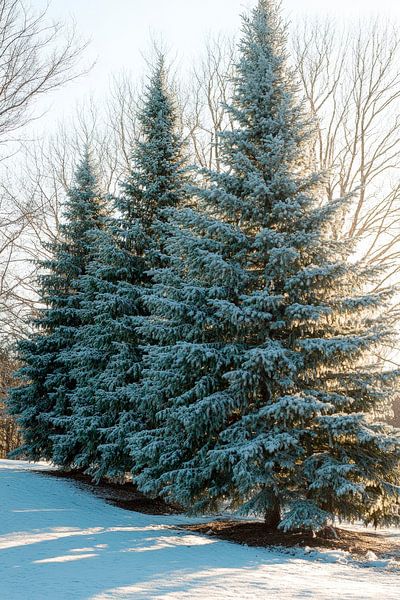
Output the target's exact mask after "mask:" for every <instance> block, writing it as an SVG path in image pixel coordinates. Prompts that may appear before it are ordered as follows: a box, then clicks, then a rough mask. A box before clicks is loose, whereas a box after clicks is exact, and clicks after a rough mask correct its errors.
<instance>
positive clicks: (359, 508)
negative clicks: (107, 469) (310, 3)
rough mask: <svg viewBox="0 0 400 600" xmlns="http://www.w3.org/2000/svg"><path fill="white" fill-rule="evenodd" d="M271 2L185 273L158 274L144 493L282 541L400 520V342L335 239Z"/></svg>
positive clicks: (258, 19) (369, 275)
mask: <svg viewBox="0 0 400 600" xmlns="http://www.w3.org/2000/svg"><path fill="white" fill-rule="evenodd" d="M285 44H286V32H285V27H284V25H283V23H282V19H281V16H280V10H279V6H278V5H277V3H276V2H274V0H259V2H258V6H257V8H256V9H255V10H254V11H253V12H252V14H251V16H250V17H244V20H243V38H242V41H241V44H240V59H239V63H238V65H237V73H236V78H235V81H234V84H235V92H234V97H233V100H232V103H231V104H230V106H229V107H228V110H229V113H230V115H231V117H232V119H233V120H234V122H235V124H236V125H235V127H234V130H233V131H232V132H225V133H223V134H221V152H222V159H223V161H224V164H225V170H223V172H222V173H220V174H218V173H214V172H211V173H208V185H207V186H205V188H204V189H201V190H198V192H197V196H198V203H199V209H198V210H190V209H185V210H180V211H173V212H172V218H171V222H170V227H171V236H170V238H169V239H168V241H167V245H166V246H167V251H168V254H169V256H170V265H169V266H168V267H167V268H160V269H158V270H156V271H155V272H154V279H155V285H154V286H153V293H152V296H151V297H150V298H149V299H148V307H149V308H150V309H151V312H152V318H151V319H150V320H148V321H147V323H146V324H145V325H144V326H143V329H142V332H143V334H144V335H145V336H150V337H153V338H154V339H158V342H159V345H153V346H152V347H150V348H149V349H148V356H147V358H146V360H145V363H144V379H143V383H142V385H141V387H140V392H139V395H141V397H142V412H143V414H146V415H147V417H148V420H147V428H146V429H145V430H143V431H139V432H137V433H135V434H134V435H132V436H131V451H132V454H133V458H134V464H135V473H136V481H137V482H138V484H139V486H140V487H141V489H142V490H143V491H145V492H147V493H150V494H159V493H161V494H163V495H165V496H168V497H172V498H173V499H175V500H177V501H179V502H181V503H182V504H183V505H185V506H187V507H188V508H191V509H193V510H196V511H202V510H206V509H214V508H216V507H218V506H220V505H221V504H222V505H223V506H227V505H229V506H230V507H231V508H234V509H240V510H242V511H244V512H246V513H250V512H253V513H257V514H263V515H265V518H266V522H267V524H268V525H269V526H277V525H280V527H281V528H283V529H285V530H287V529H295V528H309V529H320V528H322V527H323V526H324V525H325V524H326V523H327V522H328V521H329V520H330V519H332V518H333V517H335V516H338V517H343V518H347V519H362V520H364V521H365V522H366V523H368V522H373V523H375V524H377V523H391V522H395V521H398V519H399V516H398V512H397V508H398V502H399V487H398V485H399V483H400V481H399V478H400V475H399V473H400V470H399V464H400V443H399V441H400V438H399V432H398V431H396V430H394V429H391V428H390V427H388V426H386V425H385V424H383V423H379V422H375V420H374V411H377V410H378V409H379V407H380V406H381V404H382V402H384V401H385V399H387V398H388V397H389V396H390V395H391V394H392V392H393V388H394V386H395V384H396V381H398V376H399V373H398V372H384V373H382V372H381V371H380V370H379V368H378V365H377V364H375V362H374V360H373V354H374V351H375V348H376V347H377V346H379V345H380V344H382V343H386V342H387V341H388V340H389V339H390V338H391V337H392V333H391V331H390V330H389V327H388V324H387V322H386V320H385V312H384V311H385V308H386V306H387V304H388V302H389V298H390V295H391V290H385V291H381V292H368V289H371V287H370V284H371V283H373V282H374V279H375V278H376V276H377V272H376V270H374V269H373V268H370V267H368V266H367V265H364V264H360V263H354V262H350V261H349V256H350V253H351V251H352V248H351V247H350V244H349V243H347V242H345V241H338V240H336V239H335V236H333V235H331V230H332V226H334V222H335V217H336V215H337V212H338V211H339V210H342V209H343V206H344V203H345V201H337V202H333V203H326V202H324V201H323V185H322V182H321V180H322V177H321V176H320V175H319V174H317V173H314V172H313V167H312V165H313V160H312V142H313V135H314V126H313V123H312V121H311V120H310V119H309V118H308V116H307V113H306V112H305V110H304V107H303V105H302V103H301V102H299V101H298V98H297V88H296V85H295V78H294V75H293V73H292V72H291V71H290V70H289V68H288V66H287V56H286V50H285Z"/></svg>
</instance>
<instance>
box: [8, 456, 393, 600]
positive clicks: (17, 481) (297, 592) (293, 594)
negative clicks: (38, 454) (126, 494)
mask: <svg viewBox="0 0 400 600" xmlns="http://www.w3.org/2000/svg"><path fill="white" fill-rule="evenodd" d="M33 468H35V469H37V468H39V465H29V464H27V463H22V462H16V461H7V460H3V461H0V506H1V518H0V597H1V598H2V599H4V600H58V599H60V600H62V599H65V600H67V599H68V600H87V599H90V600H111V599H118V600H122V599H126V598H130V599H134V600H141V599H143V598H147V599H157V598H162V599H164V600H172V599H174V600H175V599H176V600H178V599H182V598H187V599H192V598H193V599H194V600H195V599H198V598H204V599H207V600H214V599H220V600H229V599H231V598H235V599H249V600H250V599H251V600H255V599H258V598H259V599H261V598H262V599H263V600H265V599H274V600H275V599H277V600H286V599H288V598H291V599H292V598H307V599H310V598H312V599H313V598H315V599H318V600H333V599H336V598H337V599H339V598H340V600H347V599H350V598H351V599H357V600H367V599H371V600H372V599H373V600H377V599H379V600H394V599H396V600H397V599H398V597H399V589H400V571H398V570H396V569H395V568H394V567H393V565H392V566H386V567H385V568H376V567H371V566H370V567H361V566H358V565H357V564H354V563H351V561H348V560H346V557H345V556H343V555H340V554H339V555H338V553H327V554H326V555H325V557H324V556H322V555H316V556H315V555H314V556H307V555H306V554H304V553H303V552H302V551H301V552H300V551H299V553H298V555H296V556H290V555H287V554H283V553H280V552H278V551H270V550H264V549H257V548H247V547H244V546H239V545H235V544H231V543H228V542H223V541H219V540H216V539H209V538H206V537H202V536H200V535H195V534H190V533H186V532H183V531H179V530H176V529H174V524H177V523H179V522H180V523H182V521H183V519H182V518H181V517H176V516H175V517H164V516H151V515H143V514H139V513H133V512H128V511H124V510H122V509H120V508H116V507H113V506H110V505H108V504H106V503H105V502H103V501H102V500H101V499H99V498H96V497H93V496H91V495H89V494H87V493H85V492H83V491H81V490H79V489H78V488H77V487H76V486H75V485H74V484H73V483H71V482H69V481H64V480H60V479H55V478H51V477H46V476H43V475H40V474H37V473H34V472H32V469H33Z"/></svg>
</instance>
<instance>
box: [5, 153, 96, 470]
mask: <svg viewBox="0 0 400 600" xmlns="http://www.w3.org/2000/svg"><path fill="white" fill-rule="evenodd" d="M104 213H105V206H104V202H103V200H102V199H101V197H100V196H99V193H98V191H97V184H96V178H95V175H94V173H93V168H92V166H91V161H90V158H89V154H88V152H85V154H84V156H83V158H82V161H81V163H80V164H79V166H78V168H77V171H76V174H75V182H74V185H73V187H71V188H70V189H69V191H68V194H67V198H66V202H65V210H64V215H63V223H62V224H61V225H60V231H59V234H60V236H59V241H57V242H55V243H53V244H52V245H51V246H50V248H49V250H50V251H51V258H50V259H48V260H46V261H43V262H42V263H41V268H42V272H43V274H42V275H41V276H40V279H39V285H40V292H39V293H40V299H41V301H42V304H43V308H41V309H40V310H39V312H38V315H37V317H36V318H35V320H34V322H33V332H32V334H31V336H30V337H29V338H28V339H25V340H22V341H21V342H20V344H19V358H20V360H21V361H22V364H23V366H22V368H21V369H20V371H19V373H18V374H17V375H18V378H19V379H20V380H21V381H22V383H21V385H20V386H19V387H17V388H15V389H13V390H11V392H10V397H9V401H8V404H9V409H10V411H11V412H12V413H13V414H15V415H17V416H18V422H19V424H20V426H21V428H22V433H23V439H24V445H23V447H22V448H21V449H20V451H21V452H22V453H23V454H25V455H27V456H28V457H29V458H32V459H39V458H46V459H50V460H54V461H55V462H57V463H61V464H68V462H69V460H70V459H69V450H68V449H67V448H65V447H64V445H63V443H62V440H63V439H64V434H65V429H66V427H67V424H68V421H69V419H70V416H71V405H70V401H69V397H70V394H71V390H72V389H73V388H74V385H75V382H74V378H73V377H72V376H71V373H70V370H69V366H68V364H66V363H65V360H64V358H63V357H64V354H65V352H66V351H67V350H68V349H70V348H71V347H72V345H73V343H74V339H75V335H76V331H77V329H78V328H79V326H80V324H81V319H80V298H79V294H78V289H77V285H78V283H77V281H78V280H79V278H80V277H81V276H83V275H84V273H85V272H86V267H87V264H88V261H89V260H90V255H91V248H92V245H91V238H90V235H89V232H90V231H92V230H93V229H98V228H101V227H102V226H103V220H104Z"/></svg>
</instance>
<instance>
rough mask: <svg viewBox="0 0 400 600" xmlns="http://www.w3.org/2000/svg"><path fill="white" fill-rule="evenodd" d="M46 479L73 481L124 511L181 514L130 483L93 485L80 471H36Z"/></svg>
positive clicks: (109, 482)
mask: <svg viewBox="0 0 400 600" xmlns="http://www.w3.org/2000/svg"><path fill="white" fill-rule="evenodd" d="M37 473H39V474H40V475H46V477H48V476H51V477H57V478H61V479H70V480H71V481H74V482H75V483H76V484H77V485H78V486H79V487H80V488H81V489H84V490H86V491H89V492H91V493H92V494H94V495H95V496H97V497H98V498H102V499H103V500H105V501H106V502H108V503H109V504H113V505H114V506H119V507H120V508H124V509H125V510H132V511H136V512H141V513H146V514H149V515H174V514H181V513H182V509H181V508H180V507H179V506H176V505H173V504H167V503H166V502H165V501H164V500H163V499H162V498H148V497H147V496H144V495H143V494H142V493H141V492H139V491H138V490H137V489H136V488H135V486H134V485H133V484H132V483H130V482H125V483H116V482H113V481H100V482H99V483H97V484H95V483H93V481H92V479H91V477H90V476H89V475H85V474H84V473H82V472H80V471H58V470H54V471H53V470H51V471H37Z"/></svg>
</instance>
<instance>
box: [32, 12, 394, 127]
mask: <svg viewBox="0 0 400 600" xmlns="http://www.w3.org/2000/svg"><path fill="white" fill-rule="evenodd" d="M46 3H47V0H32V5H33V7H35V8H40V7H42V6H44V5H45V4H46ZM255 3H256V0H51V3H50V8H49V13H48V14H49V17H50V18H52V19H55V20H60V21H63V22H65V21H66V22H68V21H70V20H71V19H74V21H75V23H76V27H77V30H78V31H79V32H80V33H81V35H82V36H83V37H84V38H86V39H87V38H90V39H91V44H90V49H89V52H88V56H90V57H92V58H96V61H97V62H96V66H95V67H94V69H93V71H92V72H91V73H90V74H89V75H88V76H87V77H85V79H81V80H79V82H77V83H75V84H72V85H70V86H68V88H66V89H64V90H63V92H61V95H60V94H58V95H57V96H56V99H55V102H54V100H53V107H52V109H51V111H50V113H49V114H48V115H47V118H46V121H48V119H49V118H51V120H53V119H56V118H59V117H61V116H63V115H65V114H68V113H69V112H70V111H71V107H72V106H73V105H75V103H76V102H77V101H79V100H81V99H83V98H84V97H85V96H87V95H89V94H91V95H93V96H94V97H96V96H101V95H102V94H103V93H105V92H106V90H107V89H108V85H109V80H110V76H111V74H112V73H117V72H120V71H129V72H130V73H132V76H133V77H139V76H140V75H141V74H142V73H143V67H144V60H143V57H142V53H143V52H146V50H147V49H148V48H149V40H150V39H151V37H155V38H159V37H160V36H161V37H162V38H163V40H164V42H165V44H166V45H167V47H168V48H170V49H171V54H172V55H173V56H177V57H178V58H179V60H180V62H181V64H190V61H191V60H192V59H193V57H194V56H196V54H197V53H198V52H199V51H200V50H201V45H202V43H203V41H204V39H205V37H206V36H207V35H208V34H217V33H218V32H220V31H222V32H227V33H230V32H234V31H237V30H238V28H239V27H240V14H241V13H242V12H243V11H244V10H246V9H247V8H249V7H252V6H254V5H255ZM283 7H284V9H285V12H286V14H287V15H288V17H289V18H290V19H291V20H292V21H295V20H296V19H297V18H298V17H299V16H304V15H310V16H311V15H315V14H319V15H328V14H330V15H334V16H336V17H338V18H340V19H343V18H346V17H350V16H354V15H358V16H361V17H364V16H369V15H370V14H380V15H386V16H388V17H389V18H390V19H397V18H399V19H400V0H379V2H377V1H376V0H333V1H332V0H283Z"/></svg>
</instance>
